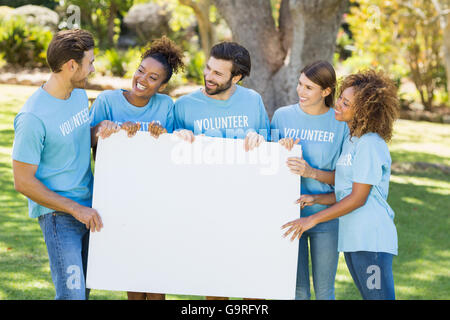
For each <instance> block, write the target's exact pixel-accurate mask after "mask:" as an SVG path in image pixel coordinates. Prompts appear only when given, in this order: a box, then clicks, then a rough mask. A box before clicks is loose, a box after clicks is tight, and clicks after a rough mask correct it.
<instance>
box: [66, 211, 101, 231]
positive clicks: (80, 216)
mask: <svg viewBox="0 0 450 320" xmlns="http://www.w3.org/2000/svg"><path fill="white" fill-rule="evenodd" d="M72 216H73V217H74V218H75V219H77V220H78V221H80V222H82V223H84V225H85V226H86V228H87V229H89V230H91V232H95V231H100V229H101V228H103V223H102V219H101V218H100V215H99V214H98V212H97V210H95V209H92V208H89V207H84V206H80V207H79V208H77V209H76V210H75V212H72Z"/></svg>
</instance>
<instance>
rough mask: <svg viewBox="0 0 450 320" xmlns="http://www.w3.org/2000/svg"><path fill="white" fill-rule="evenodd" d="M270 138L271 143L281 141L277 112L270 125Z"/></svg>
mask: <svg viewBox="0 0 450 320" xmlns="http://www.w3.org/2000/svg"><path fill="white" fill-rule="evenodd" d="M270 137H271V141H273V142H278V141H279V140H280V127H279V124H278V112H276V111H275V113H274V114H273V117H272V122H271V123H270Z"/></svg>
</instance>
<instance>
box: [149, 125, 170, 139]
mask: <svg viewBox="0 0 450 320" xmlns="http://www.w3.org/2000/svg"><path fill="white" fill-rule="evenodd" d="M148 132H150V134H151V135H152V137H154V138H156V139H157V138H158V137H159V136H160V135H161V134H164V133H167V130H166V128H164V127H163V126H161V125H160V124H158V123H156V122H155V121H152V123H150V124H149V126H148Z"/></svg>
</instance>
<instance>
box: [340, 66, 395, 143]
mask: <svg viewBox="0 0 450 320" xmlns="http://www.w3.org/2000/svg"><path fill="white" fill-rule="evenodd" d="M350 87H353V89H354V90H355V96H354V102H353V105H352V108H354V111H355V113H354V116H353V119H352V120H351V121H350V123H349V129H350V135H351V136H356V137H361V136H362V135H363V134H366V133H368V132H375V133H378V134H379V135H380V137H381V138H383V139H384V140H385V141H386V142H389V141H390V140H391V138H392V132H393V127H394V121H395V119H397V117H398V115H399V104H400V103H399V100H398V96H397V87H396V86H395V83H394V82H393V81H392V80H391V79H389V78H388V77H387V76H386V75H385V74H384V73H383V72H382V71H378V72H377V71H375V70H371V69H369V70H363V71H359V72H358V73H355V74H352V75H349V76H347V77H346V78H345V79H344V80H343V81H342V84H341V86H340V88H339V95H341V94H342V92H344V90H345V89H347V88H350Z"/></svg>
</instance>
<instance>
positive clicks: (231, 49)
mask: <svg viewBox="0 0 450 320" xmlns="http://www.w3.org/2000/svg"><path fill="white" fill-rule="evenodd" d="M210 56H211V57H214V58H216V59H220V60H226V61H230V62H231V63H232V65H233V66H232V68H231V76H232V77H235V76H237V75H240V76H241V79H240V80H239V81H241V80H242V79H244V78H245V77H248V76H249V75H250V70H251V68H252V63H251V59H250V53H249V52H248V50H247V49H245V48H244V47H243V46H241V45H240V44H238V43H236V42H230V41H224V42H220V43H218V44H216V45H214V46H213V47H212V48H211V52H210Z"/></svg>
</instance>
